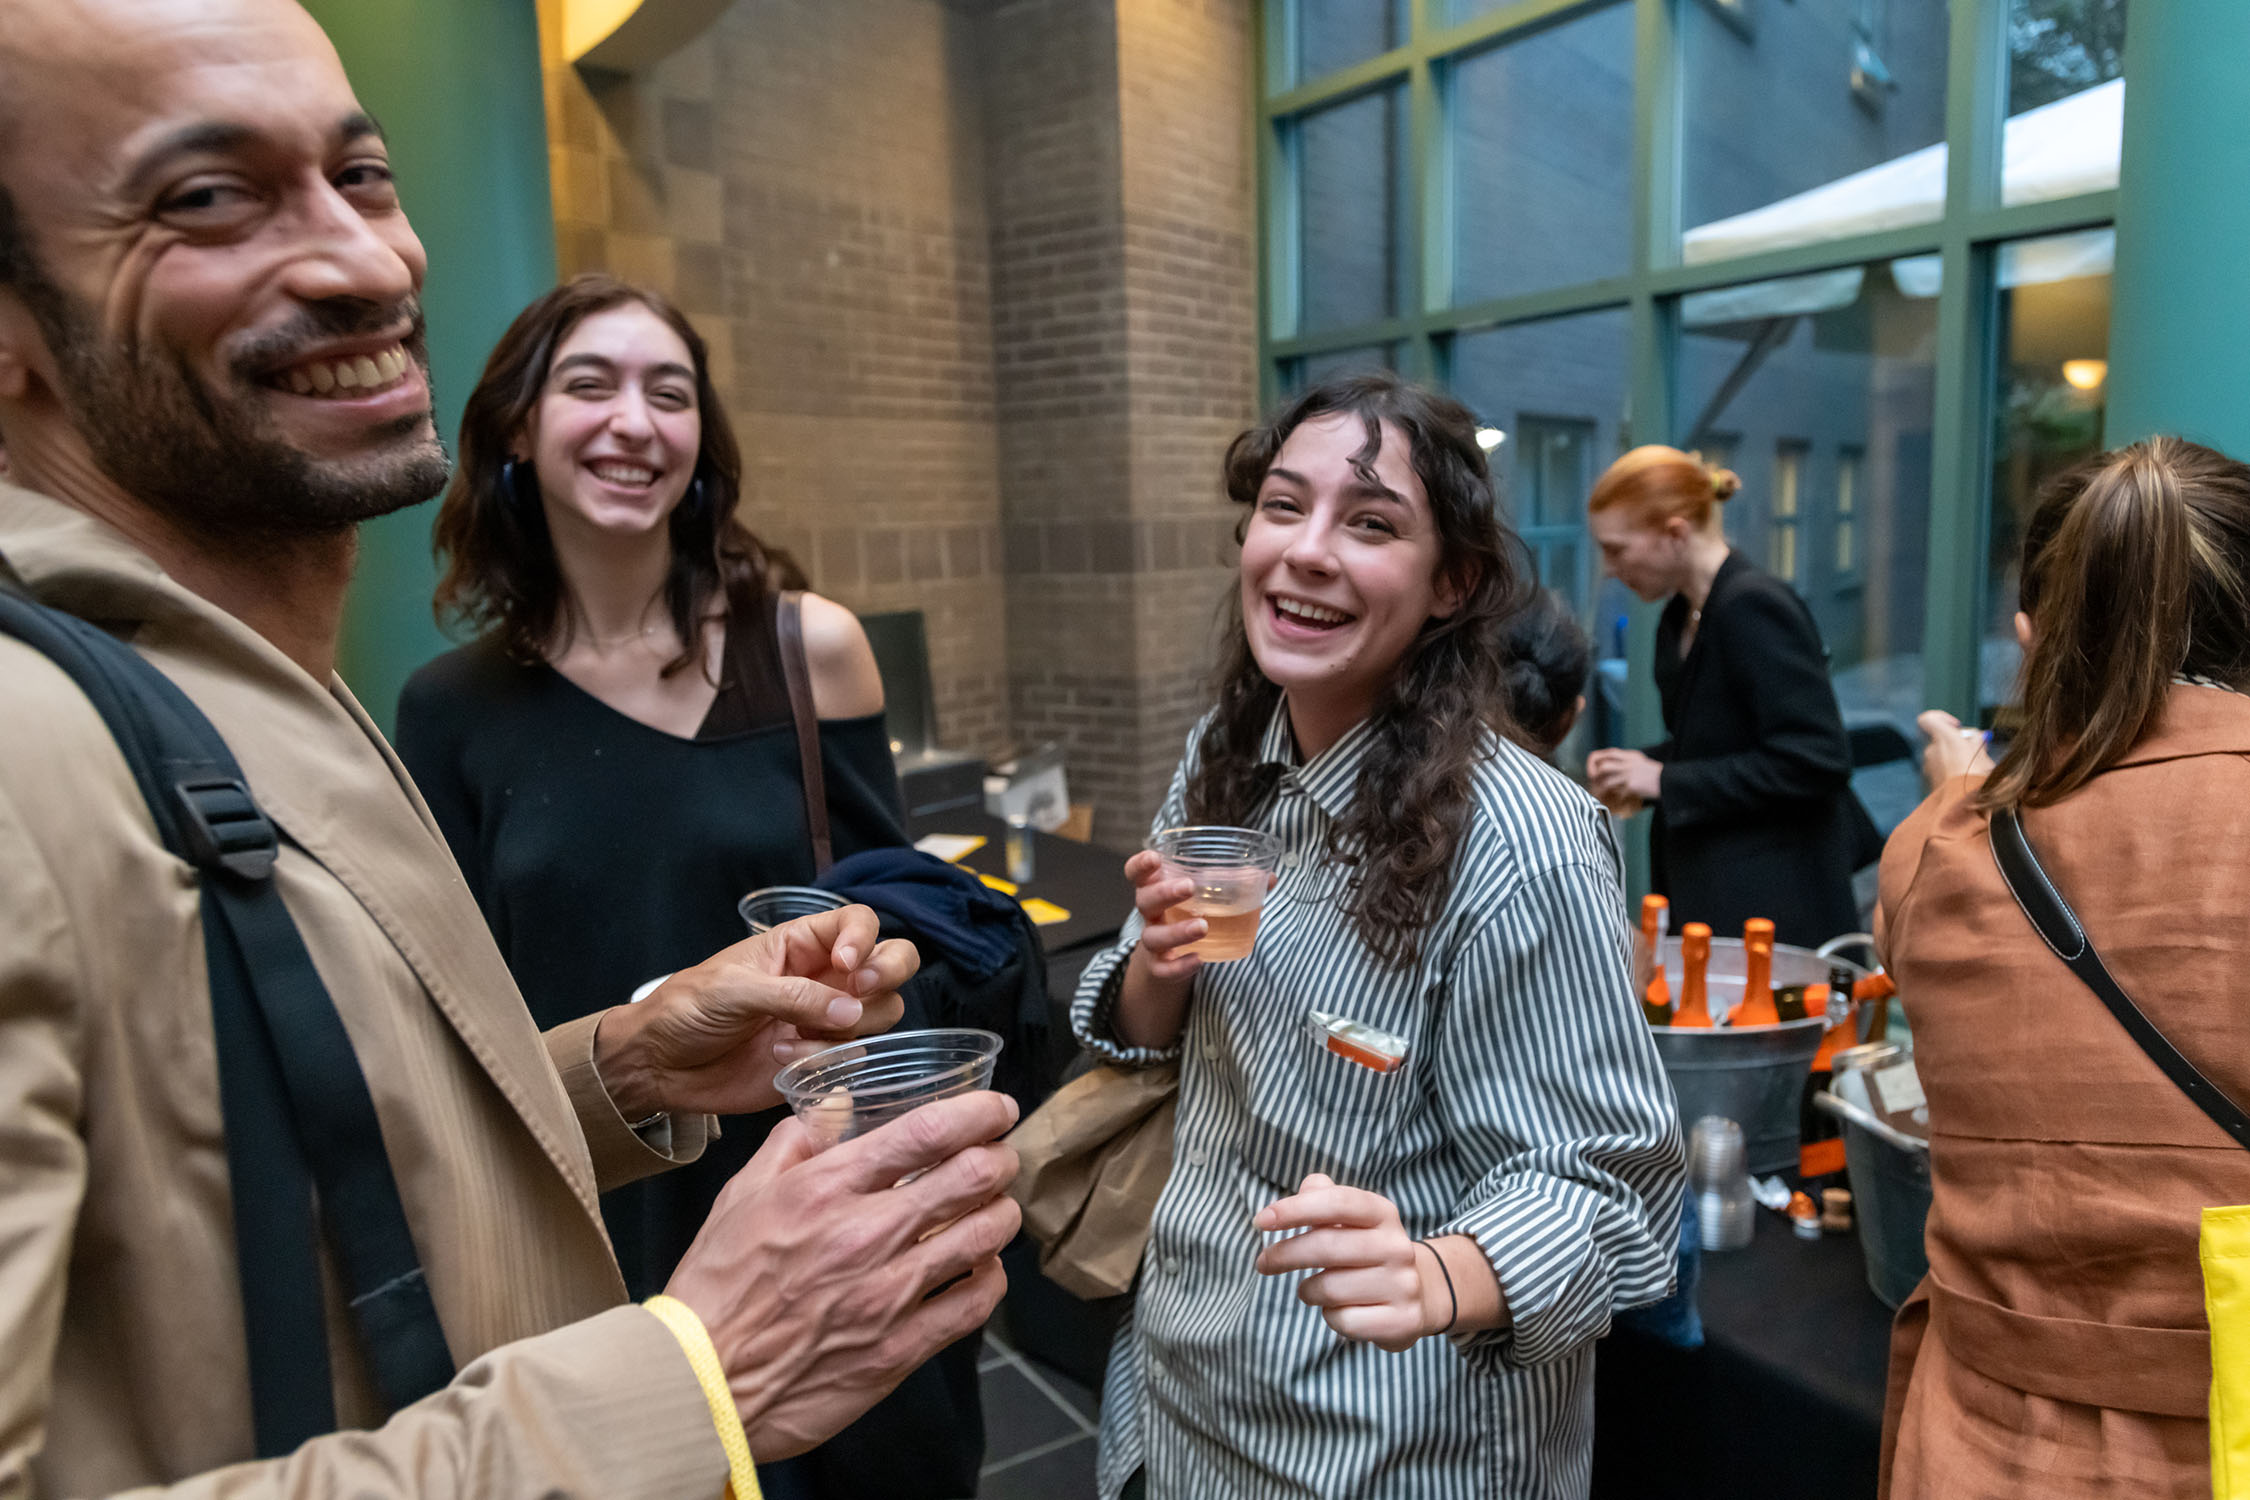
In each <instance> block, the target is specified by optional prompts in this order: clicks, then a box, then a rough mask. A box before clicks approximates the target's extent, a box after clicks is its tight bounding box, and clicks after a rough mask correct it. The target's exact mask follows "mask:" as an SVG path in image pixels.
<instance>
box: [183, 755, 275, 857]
mask: <svg viewBox="0 0 2250 1500" xmlns="http://www.w3.org/2000/svg"><path fill="white" fill-rule="evenodd" d="M172 793H173V795H174V797H175V798H177V799H178V803H179V809H180V824H181V828H182V831H183V832H184V833H185V834H186V838H187V846H188V857H189V858H190V859H191V860H193V861H194V862H195V867H196V868H197V869H199V870H210V869H219V870H224V871H225V872H226V873H227V874H229V875H234V876H238V877H240V878H241V879H244V880H264V879H266V878H267V877H268V876H270V875H271V874H273V862H274V858H275V856H276V855H278V854H279V853H280V852H281V835H280V833H279V832H278V831H277V830H276V829H275V828H274V826H273V821H272V820H271V819H270V818H268V817H267V816H266V815H265V813H264V812H263V811H261V810H260V809H259V807H258V804H257V802H256V801H255V800H254V799H253V798H252V797H251V795H250V788H248V787H247V786H244V785H243V784H242V781H241V780H240V778H238V777H233V776H184V777H182V778H180V779H179V780H178V781H175V782H173V783H172Z"/></svg>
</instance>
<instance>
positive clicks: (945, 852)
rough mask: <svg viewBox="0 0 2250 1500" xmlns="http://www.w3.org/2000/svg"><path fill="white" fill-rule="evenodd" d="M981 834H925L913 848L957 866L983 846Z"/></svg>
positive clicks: (915, 842) (983, 840) (984, 840)
mask: <svg viewBox="0 0 2250 1500" xmlns="http://www.w3.org/2000/svg"><path fill="white" fill-rule="evenodd" d="M985 843H986V839H985V836H984V835H983V834H981V833H925V834H923V835H922V836H921V837H920V838H918V839H916V840H915V841H914V847H915V848H917V849H919V850H921V851H922V852H923V853H924V854H928V855H932V856H934V857H935V858H938V859H942V860H944V861H945V862H946V863H947V864H949V865H957V864H959V863H960V862H961V861H962V860H964V859H967V858H968V857H969V856H970V855H972V854H974V853H976V852H977V851H978V850H979V849H982V848H983V847H984V846H985Z"/></svg>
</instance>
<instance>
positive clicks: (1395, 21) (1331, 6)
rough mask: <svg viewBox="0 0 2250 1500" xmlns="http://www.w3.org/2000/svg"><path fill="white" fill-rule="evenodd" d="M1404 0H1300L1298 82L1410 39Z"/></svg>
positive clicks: (1345, 66) (1298, 18) (1346, 66)
mask: <svg viewBox="0 0 2250 1500" xmlns="http://www.w3.org/2000/svg"><path fill="white" fill-rule="evenodd" d="M1405 11H1406V6H1405V5H1404V4H1403V3H1402V0H1296V23H1297V81H1298V82H1300V83H1311V82H1313V81H1314V80H1316V79H1318V78H1319V77H1320V75H1321V74H1323V73H1333V72H1335V71H1336V70H1337V69H1339V68H1348V67H1350V66H1351V65H1352V64H1353V63H1359V62H1365V61H1366V60H1367V59H1369V58H1370V57H1375V56H1378V55H1380V54H1381V53H1385V52H1388V51H1390V50H1391V49H1392V48H1393V47H1396V46H1397V45H1398V44H1399V43H1401V42H1403V41H1405V40H1406V28H1405V27H1404V26H1403V25H1402V24H1401V23H1402V22H1403V21H1404V20H1405V19H1406V16H1405Z"/></svg>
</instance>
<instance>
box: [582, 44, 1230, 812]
mask: <svg viewBox="0 0 2250 1500" xmlns="http://www.w3.org/2000/svg"><path fill="white" fill-rule="evenodd" d="M553 4H554V0H541V6H542V15H543V19H548V20H551V15H550V12H551V8H552V6H553ZM543 30H544V31H545V33H546V35H547V36H548V37H549V38H550V41H549V46H550V47H552V45H553V43H552V40H551V38H552V37H553V36H554V35H555V34H556V28H555V27H554V26H552V25H551V24H549V25H547V26H545V27H544V28H543ZM1249 46H1250V0H1128V3H1120V0H951V3H941V0H850V3H848V4H837V3H833V0H736V3H735V4H734V5H733V6H731V7H730V8H729V9H728V10H727V11H726V12H725V13H724V15H723V16H722V17H721V18H720V20H719V21H718V22H716V23H715V24H714V26H713V27H712V29H711V30H710V31H709V32H708V33H706V34H705V35H704V36H703V37H701V38H699V39H697V40H696V41H695V42H694V43H692V44H690V45H689V46H688V47H686V48H684V49H682V50H681V51H680V52H678V53H676V54H674V55H673V56H671V57H669V58H667V59H665V60H664V61H662V62H660V63H658V64H656V65H654V66H653V67H651V68H649V69H647V70H645V71H644V72H642V73H639V74H636V75H634V76H632V77H629V78H628V77H615V76H608V75H601V74H584V73H581V72H580V71H578V70H576V69H573V68H570V67H568V66H567V65H565V64H563V63H562V61H561V59H560V58H559V56H556V55H554V54H553V53H552V52H550V54H549V56H548V58H547V60H546V61H547V69H546V72H547V90H548V111H549V125H550V137H551V146H552V152H553V162H552V167H553V180H554V184H555V218H556V241H557V246H558V251H559V261H560V264H561V268H562V271H563V274H565V275H569V274H572V273H574V272H577V271H580V270H585V269H605V270H609V271H612V272H614V273H616V274H618V275H621V276H625V277H627V278H630V279H634V280H639V281H645V282H648V283H650V284H652V285H654V286H657V287H660V288H662V289H663V290H664V291H666V292H667V293H668V294H669V295H671V296H672V297H673V298H674V299H675V300H677V301H678V302H679V303H680V304H681V306H682V307H683V308H684V309H685V310H686V311H687V312H688V313H689V315H690V316H691V317H692V318H693V319H694V320H695V322H696V324H697V326H698V328H699V329H701V330H702V332H703V333H704V335H705V337H706V338H707V339H708V340H709V341H710V343H711V345H712V349H713V358H714V374H715V376H716V378H717V381H718V384H719V387H720V390H721V392H722V394H723V395H724V396H725V397H726V400H727V403H728V410H729V413H730V414H731V416H732V418H733V420H734V422H735V425H736V428H737V431H738V433H739V435H740V437H741V439H742V445H743V450H744V455H745V461H746V468H747V478H746V484H745V494H744V512H743V515H744V519H745V521H746V522H747V523H748V524H749V525H750V526H751V527H752V528H753V529H754V530H756V531H758V532H759V533H760V535H761V536H764V537H765V538H766V539H768V540H769V541H772V542H775V543H777V544H779V545H781V546H784V547H786V548H788V549H789V550H790V551H791V552H792V553H793V554H794V555H795V556H796V557H797V558H798V559H799V560H800V561H801V562H802V563H803V564H804V566H805V569H806V571H807V573H808V574H809V575H810V576H811V578H812V580H813V583H814V586H815V587H816V588H818V589H820V590H821V591H822V592H823V593H826V594H829V595H831V596H832V597H834V598H837V599H839V600H841V601H842V602H844V603H846V604H848V605H850V606H852V607H853V608H855V609H858V610H862V611H876V610H886V609H907V608H914V609H921V610H922V611H924V613H925V615H926V616H927V622H928V629H929V638H930V647H931V658H932V677H933V679H934V687H935V689H936V694H937V701H938V711H939V719H940V728H941V733H942V735H943V737H944V739H945V740H946V741H947V742H948V743H950V744H954V745H958V746H962V747H966V748H972V749H977V750H982V751H986V752H998V751H1001V750H1004V749H1007V748H1011V747H1023V746H1029V745H1032V744H1036V743H1038V742H1040V741H1042V740H1047V739H1054V740H1058V741H1060V742H1061V743H1062V744H1063V746H1064V748H1065V750H1066V753H1067V755H1068V766H1069V771H1070V775H1071V778H1072V784H1073V791H1074V795H1076V796H1078V797H1080V798H1081V799H1087V800H1091V801H1093V802H1094V803H1095V806H1096V813H1097V821H1096V831H1097V836H1098V837H1101V838H1102V839H1104V840H1105V841H1108V842H1112V843H1125V844H1130V843H1132V842H1134V841H1136V840H1137V839H1138V838H1139V836H1140V834H1141V832H1142V831H1143V830H1144V829H1145V827H1146V822H1147V818H1148V816H1149V815H1150V813H1151V812H1153V810H1154V808H1155V805H1156V802H1157V800H1158V799H1159V798H1160V796H1161V794H1162V792H1163V788H1164V785H1165V782H1166V780H1167V779H1168V778H1169V776H1170V774H1171V770H1172V766H1173V763H1174V761H1176V759H1177V758H1178V754H1179V748H1180V744H1181V739H1182V736H1183V734H1184V732H1185V729H1186V727H1187V725H1188V723H1189V722H1190V721H1191V720H1192V718H1193V716H1194V714H1195V712H1196V711H1197V706H1198V702H1199V700H1200V697H1201V692H1202V679H1203V676H1204V673H1205V668H1206V662H1207V659H1208V651H1209V644H1210V622H1211V619H1212V615H1213V610H1212V606H1213V604H1214V602H1215V601H1216V600H1217V599H1218V597H1219V596H1220V593H1221V591H1222V590H1223V589H1224V588H1225V587H1226V585H1227V574H1226V572H1225V568H1224V559H1225V557H1226V555H1227V546H1228V540H1229V536H1230V533H1231V528H1232V525H1233V520H1234V518H1233V516H1232V515H1231V514H1230V512H1229V508H1228V507H1227V506H1225V505H1224V504H1223V502H1222V501H1221V499H1220V497H1219V493H1218V484H1217V474H1218V461H1219V457H1220V454H1221V453H1222V452H1223V451H1224V448H1225V444H1226V442H1227V440H1228V439H1229V438H1231V437H1232V436H1233V434H1234V433H1235V432H1236V431H1238V430H1240V428H1241V427H1242V426H1243V425H1245V423H1247V422H1248V421H1249V420H1250V419H1251V417H1252V416H1253V415H1254V401H1255V387H1256V360H1255V350H1256V335H1255V323H1254V311H1255V309H1254V297H1255V273H1254V268H1253V259H1252V236H1253V225H1254V204H1253V200H1252V192H1253V178H1252V168H1251V163H1252V160H1253V157H1252V152H1251V135H1250V130H1249V125H1248V120H1249V108H1250V63H1249Z"/></svg>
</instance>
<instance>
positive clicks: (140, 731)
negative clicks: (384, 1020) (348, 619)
mask: <svg viewBox="0 0 2250 1500" xmlns="http://www.w3.org/2000/svg"><path fill="white" fill-rule="evenodd" d="M10 582H11V580H9V579H8V578H6V577H5V576H4V575H0V632H4V633H6V634H8V635H12V636H15V637H16V638H18V639H20V640H22V641H24V642H25V643H26V644H28V645H30V646H32V647H33V648H35V649H37V650H39V651H40V652H42V653H43V654H45V655H46V656H47V657H48V658H49V659H50V660H52V661H53V662H54V663H55V664H56V665H57V666H58V667H60V668H61V669H62V670H63V671H65V672H66V673H68V674H69V675H70V677H71V678H72V680H73V681H74V682H76V683H77V684H78V686H79V688H80V690H81V691H83V692H84V693H85V694H86V697H87V699H88V701H90V702H91V703H92V704H93V705H94V707H95V709H96V710H97V711H98V712H99V713H100V714H101V716H102V718H103V720H104V722H105V723H107V724H108V726H109V729H110V733H111V735H112V737H113V738H115V740H116V741H117V745H118V748H119V750H120V751H121V752H122V753H123V755H124V757H125V761H126V764H127V765H128V766H130V767H131V768H132V772H133V779H134V780H135V781H136V782H137V783H138V784H139V786H140V789H141V795H142V796H143V798H144V799H146V801H147V803H148V806H149V812H150V814H151V816H152V817H153V818H154V819H155V822H156V826H157V829H158V831H159V833H160V834H161V835H162V836H163V839H164V842H165V845H166V847H167V848H169V849H171V850H172V851H173V852H174V853H175V854H177V855H179V857H181V858H182V859H185V860H187V861H188V862H190V863H191V864H193V865H194V866H195V867H196V869H197V871H198V872H199V874H200V875H201V877H202V897H203V901H202V915H203V934H204V945H205V950H206V961H207V963H208V966H209V970H210V980H211V1013H212V1024H213V1029H214V1032H215V1034H216V1038H217V1042H218V1055H219V1092H220V1101H221V1106H222V1110H223V1113H224V1117H225V1123H226V1140H227V1172H228V1178H229V1181H230V1183H231V1185H232V1192H233V1200H234V1220H235V1246H236V1258H237V1262H238V1268H239V1272H240V1277H241V1285H242V1303H243V1319H244V1324H245V1332H246V1333H247V1335H248V1342H249V1352H250V1386H251V1407H252V1413H253V1417H254V1422H255V1427H256V1433H257V1444H258V1452H259V1454H260V1456H261V1457H277V1456H279V1455H281V1454H284V1453H287V1452H290V1451H291V1450H293V1449H295V1448H296V1447H297V1446H298V1445H300V1444H301V1443H303V1442H304V1441H305V1440H307V1439H308V1438H312V1437H317V1436H319V1435H321V1434H322V1433H326V1432H332V1431H334V1430H335V1428H336V1417H335V1408H334V1403H333V1400H332V1397H331V1395H330V1380H331V1376H330V1368H329V1357H328V1340H327V1327H326V1320H325V1316H324V1311H323V1303H322V1297H321V1285H320V1263H319V1250H318V1232H317V1224H316V1219H315V1212H314V1204H315V1189H316V1186H317V1201H318V1204H319V1212H320V1217H321V1218H323V1219H325V1221H326V1223H327V1226H328V1229H329V1235H330V1242H331V1244H332V1245H333V1247H334V1250H335V1253H336V1257H337V1263H338V1270H339V1272H340V1273H341V1275H342V1278H343V1281H344V1284H345V1287H346V1290H347V1292H348V1295H349V1297H350V1300H351V1308H352V1312H353V1316H354V1318H355V1321H356V1322H357V1324H358V1326H359V1330H360V1334H361V1338H362V1340H363V1342H364V1344H365V1345H366V1350H367V1354H368V1359H369V1363H370V1365H371V1366H372V1369H373V1372H374V1375H375V1380H376V1383H377V1385H378V1386H379V1388H380V1389H381V1391H382V1393H383V1396H384V1398H385V1399H386V1400H388V1401H389V1402H390V1403H391V1404H392V1405H393V1406H394V1407H399V1406H405V1405H407V1404H408V1403H410V1402H412V1401H416V1400H419V1399H420V1398H421V1397H423V1396H426V1395H428V1394H429V1393H430V1392H432V1391H434V1390H437V1389H439V1388H440V1387H442V1386H444V1385H445V1384H447V1383H448V1382H449V1381H451V1380H452V1378H453V1360H452V1355H451V1353H450V1351H449V1350H448V1348H447V1346H446V1343H445V1336H444V1332H443V1330H442V1329H441V1328H440V1327H439V1324H438V1319H437V1309H436V1306H435V1304H434V1303H433V1302H432V1301H431V1299H430V1292H429V1285H428V1282H427V1280H426V1279H425V1277H424V1275H423V1272H422V1266H421V1261H420V1258H419V1256H418V1255H417V1253H416V1251H415V1248H414V1241H413V1237H412V1235H411V1233H410V1231H409V1230H408V1227H407V1222H406V1210H405V1207H404V1205H403V1204H402V1203H401V1201H400V1199H399V1194H398V1184H397V1181H396V1180H395V1178H394V1177H393V1176H392V1174H391V1166H390V1158H389V1156H388V1154H387V1153H386V1152H385V1151H384V1149H383V1138H382V1131H381V1127H380V1125H379V1124H378V1122H377V1119H376V1115H375V1105H374V1100H373V1098H372V1096H371V1095H370V1094H369V1093H368V1088H367V1080H366V1076H365V1075H364V1074H363V1073H362V1072H361V1070H360V1067H359V1059H358V1056H357V1054H355V1053H354V1052H353V1050H352V1045H351V1038H350V1036H349V1035H348V1034H347V1033H346V1032H345V1030H344V1024H343V1020H342V1018H341V1017H340V1016H338V1015H337V1013H336V1005H335V1001H334V1000H333V999H332V998H331V997H330V995H329V993H328V990H327V987H326V985H324V984H323V983H322V982H321V978H320V975H319V973H318V972H317V971H316V970H315V969H314V967H313V963H312V957H311V955H310V954H309V953H307V952H306V950H305V944H304V938H303V936H302V935H301V934H300V933H299V932H298V930H297V926H296V923H295V922H294V921H293V920H292V919H291V918H290V915H289V911H288V908H287V907H286V906H285V905H283V903H282V900H281V894H280V892H279V891H278V890H277V889H276V888H275V886H274V882H273V878H272V877H273V865H274V859H275V856H276V854H277V853H278V852H279V850H280V835H279V832H278V830H276V828H275V827H274V825H273V823H272V821H271V820H269V819H268V818H267V817H266V816H265V814H264V813H263V812H261V811H260V810H259V808H258V805H257V803H256V801H255V800H254V799H253V798H252V797H251V795H250V792H249V788H248V787H247V786H246V785H245V784H244V782H243V778H242V773H241V770H240V768H239V767H238V766H237V765H236V764H235V760H234V757H233V754H232V753H231V752H230V751H229V750H228V749H227V746H226V742H225V741H224V740H223V739H222V738H221V737H220V735H219V733H218V731H217V730H216V729H215V728H214V727H213V726H212V725H211V722H210V721H209V720H208V719H206V718H205V717H204V716H203V714H202V713H201V711H199V710H198V709H197V708H196V707H195V705H194V704H193V703H191V702H190V701H189V700H188V698H187V695H186V694H184V693H182V692H181V691H180V690H179V688H178V687H176V686H175V685H174V684H173V683H172V681H171V679H169V678H167V677H166V676H164V674H163V673H161V672H159V671H157V670H156V669H155V668H154V667H152V666H150V665H149V664H148V663H147V662H145V661H143V660H142V659H141V657H140V656H139V655H138V654H137V653H135V652H134V651H133V650H132V649H131V648H130V647H128V646H125V645H124V644H123V643H121V642H119V641H117V640H116V639H114V638H113V637H111V636H109V635H108V634H106V633H105V632H103V631H101V630H99V629H97V628H96V627H94V626H92V625H90V624H88V623H86V622H85V621H83V620H80V619H78V618H77V617H75V616H73V615H69V614H66V613H63V612H62V611H59V610H54V609H49V608H47V607H45V606H43V605H40V604H38V603H36V602H34V601H32V600H31V599H29V598H28V597H26V596H25V595H24V594H22V593H21V592H20V591H18V590H17V589H16V588H12V587H10V586H9V584H10Z"/></svg>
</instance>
